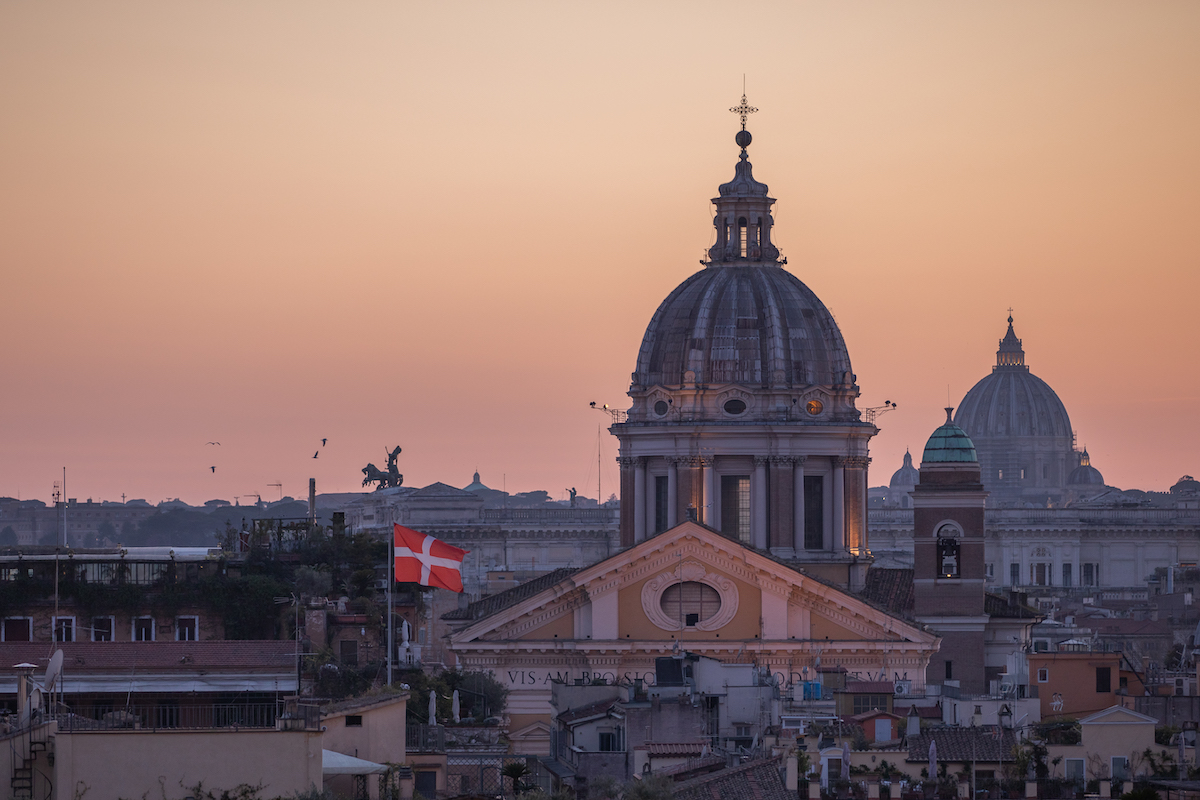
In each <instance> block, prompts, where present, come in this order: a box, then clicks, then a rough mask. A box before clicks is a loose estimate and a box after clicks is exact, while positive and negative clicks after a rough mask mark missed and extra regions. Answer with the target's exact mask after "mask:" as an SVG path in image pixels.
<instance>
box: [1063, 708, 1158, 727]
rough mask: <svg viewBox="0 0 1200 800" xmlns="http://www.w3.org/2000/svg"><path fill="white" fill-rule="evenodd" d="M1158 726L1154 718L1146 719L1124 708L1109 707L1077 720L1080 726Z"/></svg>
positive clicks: (1143, 715)
mask: <svg viewBox="0 0 1200 800" xmlns="http://www.w3.org/2000/svg"><path fill="white" fill-rule="evenodd" d="M1146 723H1151V724H1153V725H1157V724H1158V720H1157V719H1156V718H1154V717H1148V716H1146V715H1145V714H1140V713H1138V712H1137V711H1134V710H1133V709H1131V708H1125V707H1124V706H1109V707H1108V708H1106V709H1104V710H1103V711H1097V712H1096V713H1095V714H1092V715H1091V716H1090V717H1084V718H1083V719H1081V720H1079V724H1080V725H1130V724H1146Z"/></svg>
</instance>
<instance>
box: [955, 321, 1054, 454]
mask: <svg viewBox="0 0 1200 800" xmlns="http://www.w3.org/2000/svg"><path fill="white" fill-rule="evenodd" d="M1012 323H1013V320H1012V317H1011V316H1010V317H1009V318H1008V333H1007V334H1005V336H1004V338H1003V339H1002V340H1001V341H1000V349H999V350H998V351H997V352H996V366H995V367H993V368H992V373H991V374H990V375H988V376H987V377H985V378H984V379H983V380H981V381H979V383H977V384H975V386H973V387H972V388H971V391H969V392H967V396H966V397H964V398H963V399H962V402H961V403H960V404H959V406H958V413H957V414H955V415H954V421H955V422H956V423H958V424H959V425H960V426H961V427H962V429H963V430H965V431H967V432H968V433H969V434H970V435H971V436H972V437H976V438H982V437H1015V436H1066V437H1069V436H1070V435H1071V418H1070V417H1069V416H1068V415H1067V408H1066V406H1064V405H1063V402H1062V400H1059V399H1058V395H1057V394H1055V393H1054V390H1053V389H1051V388H1050V386H1049V385H1048V384H1047V383H1046V382H1045V381H1043V380H1042V379H1041V378H1039V377H1037V376H1036V375H1034V374H1033V373H1032V372H1030V371H1029V367H1027V366H1025V351H1024V350H1023V349H1022V348H1021V340H1020V339H1018V338H1017V336H1016V334H1015V333H1014V332H1013V324H1012Z"/></svg>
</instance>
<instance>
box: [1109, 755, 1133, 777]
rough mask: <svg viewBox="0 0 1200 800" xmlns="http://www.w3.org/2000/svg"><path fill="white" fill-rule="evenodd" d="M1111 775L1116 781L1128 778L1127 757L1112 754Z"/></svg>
mask: <svg viewBox="0 0 1200 800" xmlns="http://www.w3.org/2000/svg"><path fill="white" fill-rule="evenodd" d="M1110 763H1111V764H1112V776H1113V780H1116V781H1127V780H1129V759H1128V758H1126V757H1125V756H1112V761H1111V762H1110Z"/></svg>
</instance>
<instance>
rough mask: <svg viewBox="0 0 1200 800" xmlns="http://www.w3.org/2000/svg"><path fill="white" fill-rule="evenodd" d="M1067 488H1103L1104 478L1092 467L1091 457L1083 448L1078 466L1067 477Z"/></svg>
mask: <svg viewBox="0 0 1200 800" xmlns="http://www.w3.org/2000/svg"><path fill="white" fill-rule="evenodd" d="M1067 485H1068V486H1103V485H1104V476H1103V475H1101V474H1100V470H1098V469H1096V468H1095V467H1093V466H1092V457H1091V456H1089V455H1088V451H1087V448H1086V447H1085V448H1083V453H1082V454H1081V455H1080V456H1079V466H1078V467H1076V468H1075V469H1073V470H1071V474H1070V475H1068V476H1067Z"/></svg>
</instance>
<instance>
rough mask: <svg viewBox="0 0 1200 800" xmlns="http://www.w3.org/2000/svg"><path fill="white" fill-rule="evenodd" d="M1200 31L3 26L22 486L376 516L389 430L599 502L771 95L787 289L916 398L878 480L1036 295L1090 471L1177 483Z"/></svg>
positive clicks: (183, 10)
mask: <svg viewBox="0 0 1200 800" xmlns="http://www.w3.org/2000/svg"><path fill="white" fill-rule="evenodd" d="M1198 41H1200V5H1198V4H1196V3H1192V2H1178V3H1152V2H1148V3H1137V4H1131V3H1125V2H1120V3H1107V2H1079V3H1070V2H1063V3H1053V4H1044V3H1035V2H1016V3H1009V2H1005V3H978V4H963V3H957V2H947V3H903V4H868V3H858V2H855V3H820V4H810V3H792V2H788V3H777V4H776V3H762V4H758V3H745V4H740V5H739V4H734V5H730V4H729V3H715V2H714V3H694V2H686V3H684V2H679V3H665V2H664V3H653V4H644V3H634V2H629V3H614V2H610V3H560V2H545V3H516V2H505V3H486V2H480V3H405V4H398V3H380V2H374V3H372V2H363V3H358V4H352V5H351V4H330V3H300V2H293V1H291V0H289V2H280V3H246V2H241V1H240V0H239V1H238V2H225V3H220V2H205V3H173V4H167V3H159V2H146V3H116V2H114V3H104V4H76V5H70V6H68V5H61V4H52V3H14V2H10V3H5V4H2V5H0V76H3V77H2V78H0V277H2V278H3V287H4V294H3V297H4V300H5V302H4V304H3V312H2V313H0V337H2V338H0V341H2V342H3V345H4V346H3V356H2V359H0V367H2V368H3V376H4V383H3V392H4V399H3V410H4V413H3V415H2V422H0V442H2V446H0V495H13V496H15V495H17V494H18V493H19V494H20V496H21V497H38V498H41V499H44V500H48V499H49V498H50V492H51V489H52V485H53V482H54V481H55V480H57V479H58V478H59V477H60V475H61V469H62V467H63V466H66V467H67V468H68V482H69V485H68V489H69V494H70V496H72V497H78V498H80V499H81V500H82V499H86V498H88V497H92V498H94V499H96V500H100V499H108V500H112V499H119V497H120V495H121V494H122V493H126V494H128V495H129V496H130V497H144V498H146V499H148V500H150V501H151V502H159V501H161V500H163V499H164V498H167V497H177V496H178V497H181V498H183V499H184V500H188V501H190V502H202V501H204V500H208V499H210V498H224V499H227V500H232V499H233V497H234V496H235V495H249V494H253V493H261V494H262V495H263V496H265V497H276V496H277V492H278V490H277V489H275V488H273V487H269V484H272V483H275V482H282V484H283V492H284V493H286V494H292V495H301V494H303V493H304V492H305V491H306V484H307V479H308V478H309V477H310V476H311V477H316V478H317V481H318V487H319V489H321V490H322V491H348V490H352V489H355V488H356V487H357V486H358V484H359V480H360V478H361V475H360V473H359V469H360V468H361V467H362V466H363V465H364V464H365V463H366V461H368V460H370V461H374V462H375V463H377V464H382V463H383V461H384V456H383V449H384V446H385V445H388V446H391V445H395V444H400V445H402V446H403V447H404V454H403V455H402V456H401V460H400V464H401V471H402V472H404V473H405V475H406V483H407V484H409V485H425V484H427V483H430V482H432V481H435V480H441V481H446V482H447V483H451V484H455V485H458V486H463V485H465V484H466V483H468V482H469V481H470V479H471V472H472V471H473V470H474V469H475V468H476V467H478V468H479V470H480V472H481V473H482V476H483V479H484V481H485V482H486V483H488V484H489V485H493V486H496V487H499V486H500V485H501V484H502V483H505V484H506V486H507V488H508V489H509V491H526V490H530V489H536V488H545V489H548V490H550V491H551V492H552V493H554V494H556V495H558V496H562V494H563V492H562V490H563V489H565V488H566V487H569V486H572V485H575V486H578V487H579V489H580V491H581V493H583V494H586V495H588V496H591V495H594V494H595V481H596V440H597V435H596V434H597V424H598V423H600V422H602V421H604V418H603V417H602V415H600V414H598V413H596V412H595V411H592V410H590V409H589V408H588V402H589V401H591V400H597V401H600V402H608V403H613V404H622V403H624V402H625V401H626V398H625V396H624V392H625V391H626V389H627V388H628V381H629V374H630V372H631V371H632V369H633V366H634V360H635V357H636V353H637V346H638V343H639V341H640V339H641V335H642V332H643V331H644V329H645V326H646V323H647V322H648V321H649V319H650V316H651V314H652V313H653V311H654V309H655V307H656V306H657V305H658V303H659V302H660V301H661V300H662V299H663V298H664V297H665V296H666V295H667V293H668V292H669V291H670V290H671V289H672V288H673V287H674V286H675V285H676V284H678V283H679V282H680V281H682V280H683V279H684V278H685V277H686V276H687V275H689V274H690V273H691V272H692V271H694V270H695V269H698V268H699V265H698V263H697V261H698V259H699V258H700V257H701V256H702V255H703V251H704V248H705V247H707V246H708V244H709V243H710V241H711V231H712V227H711V216H710V214H711V212H710V206H709V202H708V201H709V198H711V197H712V196H713V195H714V194H715V191H716V187H717V185H718V184H719V183H721V182H723V181H726V180H729V179H730V178H731V177H732V174H733V166H734V163H735V161H736V157H737V150H736V148H735V146H734V144H733V141H732V140H733V134H734V132H735V131H736V130H737V121H736V118H735V117H734V116H733V115H732V114H730V113H728V111H727V110H726V109H727V108H729V107H730V106H732V105H735V104H736V103H737V102H738V100H739V95H740V93H741V81H742V74H743V73H746V75H747V82H748V94H749V100H750V102H751V103H752V104H753V105H756V106H758V107H759V108H760V109H761V111H760V112H759V113H758V114H756V115H755V116H754V117H752V120H751V123H750V129H751V130H752V132H753V133H754V137H755V142H754V145H753V146H752V147H751V158H752V160H753V162H754V165H755V175H756V177H758V178H759V179H760V180H763V181H765V182H767V183H768V184H769V185H770V187H771V192H772V195H773V196H774V197H776V198H778V199H779V202H778V204H777V205H776V209H777V214H776V222H777V227H776V233H777V239H778V241H779V242H780V244H781V246H782V249H783V251H784V253H785V255H787V256H788V258H789V269H791V270H792V271H793V272H795V274H796V275H797V276H799V277H800V279H801V280H803V281H804V282H805V283H807V284H808V285H809V286H810V287H811V288H812V289H813V290H814V291H815V292H816V293H817V295H818V296H819V297H821V298H822V300H824V302H825V303H826V305H828V306H829V307H830V308H831V309H832V311H833V312H834V314H835V316H836V318H837V320H838V323H839V325H840V326H841V328H842V332H843V334H844V335H845V338H846V341H847V344H848V345H849V348H850V355H851V359H852V361H853V364H854V368H855V372H856V373H857V375H858V379H859V384H860V386H861V387H862V390H863V396H862V398H861V406H872V405H880V404H882V402H883V401H884V400H885V399H888V400H893V401H896V402H897V403H899V406H900V408H899V410H898V411H895V412H893V413H890V414H888V415H886V416H884V417H881V418H880V425H881V428H882V432H881V434H880V435H879V436H878V437H876V439H875V440H873V443H872V456H873V457H874V463H873V466H872V470H873V472H872V481H871V482H872V484H878V483H882V482H885V481H886V478H887V476H889V475H890V474H891V472H892V471H893V470H895V469H896V468H897V467H898V466H899V462H900V457H901V456H902V454H903V453H904V448H905V447H912V448H913V449H914V450H918V451H919V450H920V448H921V447H922V446H923V444H924V441H925V439H926V437H927V436H928V435H929V433H930V432H931V431H932V430H933V428H934V427H936V426H937V425H938V424H939V423H940V422H941V420H942V418H943V412H942V411H941V408H942V407H943V406H944V405H945V402H946V393H947V387H949V392H950V395H951V397H952V400H953V402H955V403H957V402H958V399H959V398H961V397H962V395H963V394H964V393H965V392H966V390H967V389H969V388H970V387H971V385H972V384H973V383H974V382H975V381H977V380H978V379H980V378H981V377H983V376H984V375H985V374H986V373H987V372H988V371H989V370H990V368H991V365H992V364H993V363H994V358H995V349H996V343H997V340H998V339H999V338H1000V337H1001V336H1002V335H1003V333H1004V317H1005V316H1006V309H1007V308H1008V307H1009V306H1010V305H1011V306H1012V307H1013V308H1014V309H1015V314H1014V315H1015V317H1016V321H1017V333H1018V335H1020V336H1021V337H1022V338H1023V339H1024V341H1025V349H1026V354H1027V363H1028V364H1029V365H1030V367H1031V368H1032V370H1033V372H1034V373H1035V374H1037V375H1038V376H1039V377H1041V378H1043V379H1044V380H1046V381H1047V382H1048V383H1049V384H1050V385H1051V386H1052V387H1053V388H1054V389H1055V390H1056V391H1057V392H1058V393H1059V396H1060V397H1061V398H1062V399H1063V401H1064V403H1066V406H1067V409H1068V411H1069V412H1070V414H1071V421H1072V423H1073V425H1074V427H1075V428H1076V430H1077V431H1078V433H1079V438H1080V443H1081V444H1086V445H1087V446H1088V448H1089V450H1090V452H1091V454H1092V457H1093V461H1092V463H1093V464H1094V465H1095V466H1097V467H1098V468H1099V469H1100V470H1101V471H1102V472H1103V473H1104V475H1105V477H1106V479H1107V480H1108V482H1109V483H1110V484H1115V485H1119V486H1122V487H1126V488H1129V487H1139V488H1147V489H1159V490H1161V489H1165V488H1167V487H1168V486H1169V485H1170V484H1171V483H1173V482H1174V481H1175V480H1176V479H1177V478H1178V477H1179V476H1180V475H1181V474H1183V473H1185V472H1192V473H1196V472H1198V471H1200V454H1198V453H1197V450H1198V447H1197V445H1200V420H1198V418H1197V417H1198V415H1197V413H1196V405H1197V400H1198V399H1200V367H1198V366H1197V361H1196V358H1195V355H1194V352H1195V345H1196V330H1197V327H1196V321H1195V318H1196V314H1197V312H1196V302H1197V296H1198V294H1197V289H1198V288H1200V269H1198V266H1200V265H1198V264H1197V261H1198V256H1197V253H1198V252H1200V247H1198V245H1200V225H1198V224H1197V218H1198V216H1200V215H1198V212H1200V148H1197V146H1196V143H1197V142H1200V47H1197V46H1196V42H1198ZM322 437H326V438H328V439H329V444H328V446H327V447H325V448H324V450H323V451H322V452H321V456H320V458H319V459H316V460H314V459H313V458H312V454H313V452H314V451H315V450H316V449H317V447H318V445H319V443H320V439H321V438H322ZM604 438H605V441H604V445H603V447H604V474H603V480H604V493H605V494H606V495H607V494H608V493H609V492H610V491H612V490H614V489H615V488H616V468H615V464H614V463H613V461H612V458H613V455H614V454H615V444H616V443H615V440H613V439H612V438H611V437H609V436H607V434H605V437H604ZM210 440H216V441H220V442H221V446H220V447H219V448H218V447H213V446H207V445H205V442H207V441H210ZM213 465H216V466H217V471H216V473H212V472H211V471H210V469H209V467H210V466H213ZM502 476H506V477H503V478H502Z"/></svg>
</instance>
